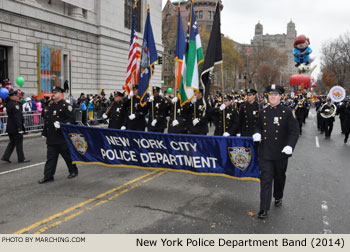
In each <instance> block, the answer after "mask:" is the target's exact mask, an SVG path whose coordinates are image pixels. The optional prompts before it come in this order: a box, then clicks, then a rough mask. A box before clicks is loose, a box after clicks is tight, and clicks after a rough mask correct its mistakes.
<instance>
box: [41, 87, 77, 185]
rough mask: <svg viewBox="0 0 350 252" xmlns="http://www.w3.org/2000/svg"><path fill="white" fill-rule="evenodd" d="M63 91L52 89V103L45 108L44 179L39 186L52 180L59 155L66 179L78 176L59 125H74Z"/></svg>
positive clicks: (57, 88)
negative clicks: (64, 163)
mask: <svg viewBox="0 0 350 252" xmlns="http://www.w3.org/2000/svg"><path fill="white" fill-rule="evenodd" d="M63 92H64V89H62V88H60V87H54V88H53V89H52V93H53V94H52V102H51V103H50V104H49V105H48V106H47V107H46V108H45V110H46V111H45V118H44V121H45V123H44V129H43V133H42V135H43V136H44V137H46V144H47V160H46V164H45V168H44V177H43V178H42V179H40V180H39V181H38V183H39V184H43V183H47V182H51V181H53V180H54V175H55V172H56V166H57V160H58V155H59V154H61V156H62V157H63V159H64V161H65V162H66V164H67V167H68V171H69V175H68V178H69V179H71V178H74V177H76V176H78V168H77V166H76V165H75V164H72V158H71V156H70V153H69V149H68V146H67V144H66V142H65V140H64V137H63V133H62V131H61V129H60V128H61V125H60V123H74V116H73V108H72V106H71V105H70V104H69V103H67V102H66V101H65V100H64V99H63V96H62V93H63Z"/></svg>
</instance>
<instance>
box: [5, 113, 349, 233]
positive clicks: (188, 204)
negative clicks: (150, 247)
mask: <svg viewBox="0 0 350 252" xmlns="http://www.w3.org/2000/svg"><path fill="white" fill-rule="evenodd" d="M343 139H344V135H341V134H340V124H339V118H336V123H335V126H334V130H333V133H332V136H331V139H325V138H324V135H321V134H320V133H319V132H318V131H317V127H316V113H315V110H314V109H313V110H311V112H310V115H309V118H308V119H307V120H306V124H305V125H304V127H303V135H302V136H300V138H299V141H298V144H297V146H296V150H295V153H294V155H293V157H292V158H291V159H289V166H288V170H287V183H286V188H285V197H284V199H283V200H284V201H283V205H282V207H280V208H276V207H274V206H272V207H271V211H270V212H269V216H268V218H267V219H266V220H260V219H258V218H257V217H256V214H257V212H258V211H259V191H260V189H259V186H260V184H259V182H253V181H239V180H234V179H229V178H224V177H207V176H196V175H191V174H185V173H176V172H164V171H157V170H154V171H150V170H141V169H133V168H111V167H104V166H96V165H78V167H79V176H78V177H76V178H74V179H67V176H68V169H67V167H66V165H65V163H64V161H63V159H62V158H60V159H59V164H58V166H57V171H56V175H55V181H54V182H51V183H47V184H43V185H40V184H38V183H37V181H38V180H39V179H40V178H41V177H42V176H43V168H44V162H45V160H46V144H45V140H44V139H42V138H40V137H39V138H31V139H25V140H24V150H25V155H26V158H28V159H31V162H30V163H26V164H18V163H17V155H16V153H15V152H14V153H13V154H12V157H11V160H12V163H11V164H7V163H4V162H2V161H1V163H0V190H1V193H0V210H1V215H0V233H2V234H5V233H29V234H31V233H43V234H51V233H55V234H90V233H94V234H123V233H127V234H130V233H131V234H162V233H165V234H173V233H175V234H190V233H199V234H211V233H215V234H220V233H222V234H233V233H244V234H271V233H279V234H294V233H296V234H299V233H315V234H322V233H334V234H335V233H338V234H339V233H347V234H348V233H350V221H349V219H348V216H349V215H350V201H349V195H350V185H349V178H350V143H348V144H344V143H343ZM6 144H7V143H6V142H3V141H1V142H0V154H1V155H2V153H3V152H4V149H5V147H6Z"/></svg>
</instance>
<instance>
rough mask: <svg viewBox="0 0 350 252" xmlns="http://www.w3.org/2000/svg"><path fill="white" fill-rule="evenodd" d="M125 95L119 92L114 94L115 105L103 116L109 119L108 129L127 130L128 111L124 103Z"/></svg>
mask: <svg viewBox="0 0 350 252" xmlns="http://www.w3.org/2000/svg"><path fill="white" fill-rule="evenodd" d="M123 96H124V94H123V93H121V92H119V91H117V92H115V93H114V98H113V104H112V105H111V107H110V108H109V109H108V110H107V112H106V113H105V114H103V115H102V117H103V119H107V118H109V124H108V128H111V129H121V130H125V129H126V123H127V109H126V105H125V103H124V102H123Z"/></svg>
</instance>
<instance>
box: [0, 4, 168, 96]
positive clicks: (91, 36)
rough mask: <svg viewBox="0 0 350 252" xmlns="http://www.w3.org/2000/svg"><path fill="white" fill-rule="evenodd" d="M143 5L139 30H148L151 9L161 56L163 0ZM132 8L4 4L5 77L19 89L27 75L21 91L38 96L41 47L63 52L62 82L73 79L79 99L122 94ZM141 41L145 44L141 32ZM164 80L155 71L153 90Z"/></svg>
mask: <svg viewBox="0 0 350 252" xmlns="http://www.w3.org/2000/svg"><path fill="white" fill-rule="evenodd" d="M139 2H140V4H139V5H140V11H139V13H141V17H140V19H139V20H140V21H139V22H140V23H139V30H141V31H142V32H143V30H144V24H145V18H146V9H147V5H149V6H150V10H151V22H152V28H153V33H154V37H155V41H156V47H157V50H158V51H159V53H162V51H163V47H162V41H161V33H162V20H161V11H162V9H161V7H162V6H161V5H162V3H161V0H139ZM88 3H89V4H88ZM132 3H133V1H132V0H118V1H115V0H103V1H100V0H85V1H80V0H70V1H61V0H1V1H0V53H1V52H3V53H4V54H3V57H0V71H1V72H2V73H3V74H2V75H3V76H2V77H6V78H9V79H10V81H11V82H12V84H14V83H15V79H16V77H17V76H22V77H23V78H24V79H25V84H24V86H23V88H21V89H22V90H23V91H24V92H26V93H27V94H36V93H37V86H38V71H37V69H38V65H37V63H38V60H37V59H38V57H37V53H38V52H37V46H38V45H45V46H48V47H50V48H59V49H60V50H61V59H60V60H59V63H60V66H61V68H60V69H61V70H60V71H61V73H60V74H61V77H60V79H59V83H60V84H61V85H62V86H63V82H64V81H65V80H69V78H70V77H71V80H72V93H73V95H74V96H76V95H78V94H80V93H81V92H85V93H92V94H95V93H99V90H100V89H102V88H103V89H105V91H106V92H107V93H109V92H112V91H115V90H122V86H123V85H124V84H125V77H126V67H127V63H128V51H129V43H130V29H129V27H128V25H127V23H128V24H129V23H130V22H129V21H130V20H128V17H127V14H128V13H129V14H130V10H129V12H127V11H126V10H127V8H128V6H132ZM86 6H90V7H86ZM84 7H86V9H85V8H84ZM131 8H132V7H131ZM139 37H140V40H139V43H140V45H142V33H139ZM69 59H71V71H69ZM70 73H71V76H69V75H70ZM160 80H161V70H160V67H156V72H155V76H154V77H153V78H152V85H157V86H160ZM14 86H15V88H18V86H16V85H14Z"/></svg>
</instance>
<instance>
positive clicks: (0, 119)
mask: <svg viewBox="0 0 350 252" xmlns="http://www.w3.org/2000/svg"><path fill="white" fill-rule="evenodd" d="M6 126H7V114H6V112H1V113H0V136H4V135H6Z"/></svg>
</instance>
